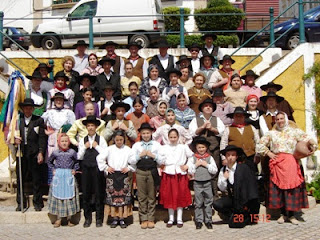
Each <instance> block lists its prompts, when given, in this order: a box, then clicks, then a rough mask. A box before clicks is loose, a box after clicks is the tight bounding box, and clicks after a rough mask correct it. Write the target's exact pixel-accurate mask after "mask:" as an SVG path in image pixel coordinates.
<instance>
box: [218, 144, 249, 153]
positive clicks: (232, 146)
mask: <svg viewBox="0 0 320 240" xmlns="http://www.w3.org/2000/svg"><path fill="white" fill-rule="evenodd" d="M229 151H236V152H237V155H238V156H242V155H244V154H245V153H244V152H243V149H242V148H239V147H236V146H234V145H228V146H227V147H226V148H225V149H223V150H221V151H220V153H221V154H222V155H224V156H225V155H226V153H227V152H229Z"/></svg>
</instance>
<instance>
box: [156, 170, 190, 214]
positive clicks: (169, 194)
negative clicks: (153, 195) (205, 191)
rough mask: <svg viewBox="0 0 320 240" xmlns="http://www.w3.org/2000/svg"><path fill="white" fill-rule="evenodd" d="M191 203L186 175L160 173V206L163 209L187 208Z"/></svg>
mask: <svg viewBox="0 0 320 240" xmlns="http://www.w3.org/2000/svg"><path fill="white" fill-rule="evenodd" d="M191 203H192V200H191V193H190V189H189V179H188V175H181V174H175V175H169V174H166V173H164V172H163V173H162V179H161V184H160V204H162V205H163V207H164V208H173V209H174V210H176V209H177V208H178V207H188V206H189V205H190V204H191Z"/></svg>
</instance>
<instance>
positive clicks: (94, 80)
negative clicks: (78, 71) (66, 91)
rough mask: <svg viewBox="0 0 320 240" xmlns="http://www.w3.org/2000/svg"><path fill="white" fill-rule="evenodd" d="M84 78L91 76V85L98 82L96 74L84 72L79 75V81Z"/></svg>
mask: <svg viewBox="0 0 320 240" xmlns="http://www.w3.org/2000/svg"><path fill="white" fill-rule="evenodd" d="M84 78H89V80H90V82H91V85H92V84H94V83H95V82H96V79H97V78H96V76H92V75H90V74H89V73H84V74H82V75H80V76H79V77H78V82H79V83H81V82H82V80H83V79H84Z"/></svg>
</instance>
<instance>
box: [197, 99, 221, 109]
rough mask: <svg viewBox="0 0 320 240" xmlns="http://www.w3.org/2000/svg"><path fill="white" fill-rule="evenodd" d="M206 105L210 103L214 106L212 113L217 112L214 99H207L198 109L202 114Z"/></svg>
mask: <svg viewBox="0 0 320 240" xmlns="http://www.w3.org/2000/svg"><path fill="white" fill-rule="evenodd" d="M206 103H210V104H211V105H212V108H213V111H212V112H214V111H215V110H216V108H217V104H215V103H214V102H213V101H212V99H210V98H207V99H205V100H204V101H203V102H202V103H200V105H199V107H198V109H199V111H200V112H202V107H203V105H204V104H206Z"/></svg>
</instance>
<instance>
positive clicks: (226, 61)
mask: <svg viewBox="0 0 320 240" xmlns="http://www.w3.org/2000/svg"><path fill="white" fill-rule="evenodd" d="M235 62H236V61H235V60H234V59H233V58H232V57H231V56H230V55H224V56H223V58H222V60H220V61H219V63H220V65H222V68H220V69H219V70H218V71H215V72H214V73H213V74H212V75H211V77H210V79H209V84H208V86H209V88H210V89H212V90H214V89H216V88H218V87H219V88H222V89H223V90H226V89H228V87H229V85H230V81H231V77H232V75H234V74H236V73H237V74H239V75H240V71H239V70H236V69H233V68H232V64H234V63H235Z"/></svg>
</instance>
